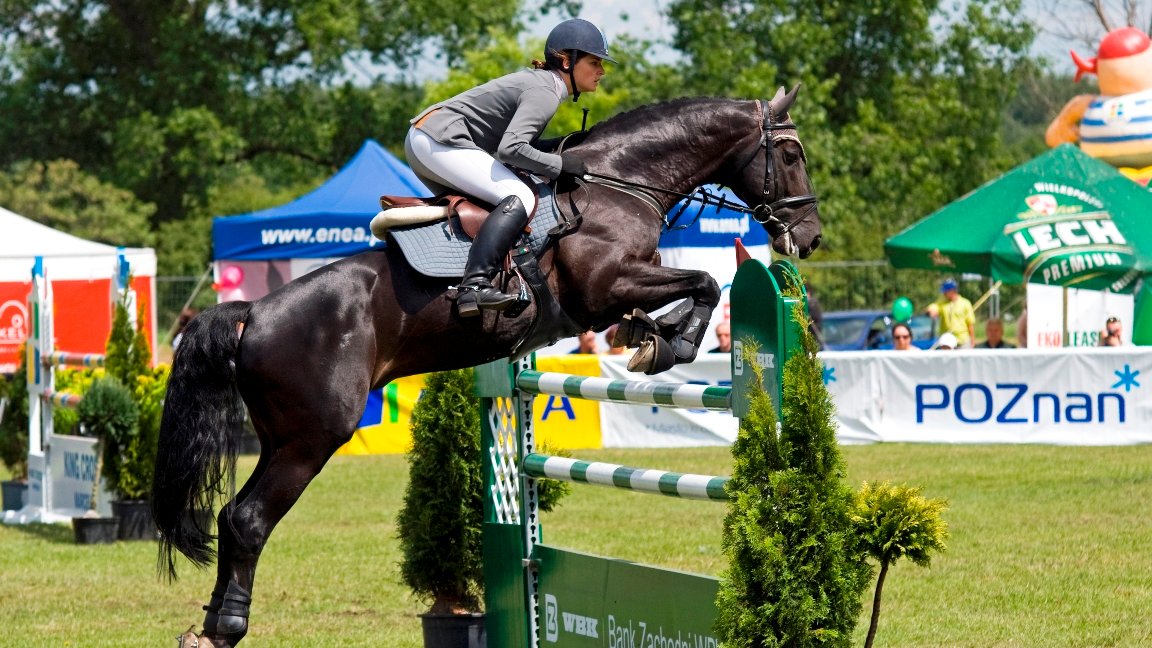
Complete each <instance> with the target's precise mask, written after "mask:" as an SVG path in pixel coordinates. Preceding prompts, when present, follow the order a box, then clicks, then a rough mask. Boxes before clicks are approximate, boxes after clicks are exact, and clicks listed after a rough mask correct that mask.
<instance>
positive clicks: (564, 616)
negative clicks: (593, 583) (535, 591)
mask: <svg viewBox="0 0 1152 648" xmlns="http://www.w3.org/2000/svg"><path fill="white" fill-rule="evenodd" d="M561 620H563V622H564V632H567V633H569V634H575V635H580V636H581V637H589V638H592V639H599V638H600V631H599V628H600V619H597V618H596V617H590V616H584V615H582V614H573V613H571V612H561V611H560V606H559V604H557V602H556V597H555V596H554V595H552V594H545V595H544V640H545V641H547V642H549V643H556V642H557V641H558V640H559V639H560V621H561Z"/></svg>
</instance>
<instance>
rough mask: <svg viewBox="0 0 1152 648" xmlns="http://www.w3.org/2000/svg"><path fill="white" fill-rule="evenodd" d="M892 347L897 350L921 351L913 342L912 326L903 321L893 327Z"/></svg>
mask: <svg viewBox="0 0 1152 648" xmlns="http://www.w3.org/2000/svg"><path fill="white" fill-rule="evenodd" d="M892 348H893V349H895V350H897V351H919V350H920V347H918V346H913V344H912V328H911V327H909V326H908V325H907V324H904V323H903V322H901V323H899V324H896V325H895V326H893V327H892Z"/></svg>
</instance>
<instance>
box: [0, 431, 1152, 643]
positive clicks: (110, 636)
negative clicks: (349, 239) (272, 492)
mask: <svg viewBox="0 0 1152 648" xmlns="http://www.w3.org/2000/svg"><path fill="white" fill-rule="evenodd" d="M843 451H844V455H845V459H846V462H847V465H848V469H849V478H850V480H851V482H852V483H853V484H854V485H858V484H859V482H861V481H863V480H870V481H872V480H892V481H896V482H906V483H909V484H917V485H921V486H923V487H924V491H925V494H927V495H929V496H932V497H944V498H947V499H948V500H949V501H950V502H951V507H950V508H949V510H948V511H947V513H946V514H945V517H946V519H947V521H948V523H949V526H950V530H951V534H952V535H951V539H950V541H949V549H948V551H947V552H946V553H944V554H941V555H939V556H938V557H937V558H936V559H935V560H934V561H933V565H932V567H931V568H929V569H921V568H918V567H915V566H913V565H910V564H903V563H901V564H899V565H898V566H897V567H896V568H895V569H894V570H893V571H892V573H891V574H890V576H889V579H888V584H887V586H886V588H885V597H884V609H883V613H882V615H881V623H880V631H879V635H878V637H877V646H885V647H896V648H902V647H912V646H940V647H945V646H947V647H961V646H971V647H980V648H987V647H990V646H1021V647H1029V648H1031V647H1044V646H1051V647H1053V648H1056V647H1059V648H1067V647H1070V646H1071V647H1087V646H1122V647H1129V646H1142V645H1147V646H1152V615H1149V613H1148V610H1152V546H1150V543H1149V540H1150V539H1152V529H1150V528H1149V527H1150V526H1152V522H1150V521H1149V516H1148V514H1147V509H1148V504H1147V503H1148V502H1149V501H1152V446H1136V447H1125V448H1063V447H1050V446H946V445H899V444H888V445H872V446H850V447H845V448H844V449H843ZM579 454H580V455H581V456H582V457H584V458H591V459H599V460H605V461H611V462H615V463H625V464H629V465H635V466H644V467H660V468H668V469H673V470H679V471H686V472H703V473H720V474H724V473H727V472H728V468H727V466H728V464H729V456H728V451H727V449H724V448H716V449H691V450H659V451H642V450H630V451H601V452H583V453H579ZM246 465H247V466H250V465H251V461H250V460H246ZM405 478H406V464H405V462H404V459H403V457H399V456H375V457H340V458H337V459H335V460H333V461H332V462H331V464H330V465H329V466H328V468H327V469H326V470H325V471H324V473H322V474H321V475H320V476H319V477H318V478H317V479H316V481H315V482H314V483H313V484H312V486H311V487H310V488H309V489H308V491H307V492H306V493H305V494H304V497H303V498H302V499H301V501H300V503H299V504H298V505H297V506H296V507H295V508H294V509H293V510H292V512H291V513H290V514H289V515H288V517H287V518H286V519H285V521H284V522H283V523H282V524H281V525H280V527H279V528H278V529H277V530H276V533H275V534H274V535H273V537H272V540H271V541H270V542H269V544H268V547H267V548H266V550H265V552H264V556H263V559H262V560H261V564H260V572H259V574H258V577H257V582H256V591H255V600H254V604H253V609H252V626H251V632H250V633H249V636H248V639H247V640H246V641H245V643H244V644H242V645H247V646H252V647H258V646H277V647H283V646H333V647H335V646H341V647H347V646H373V647H375V646H389V647H398V648H418V647H419V646H421V645H422V643H421V639H420V625H419V620H418V619H417V618H416V616H415V615H416V614H417V613H418V612H420V611H421V609H422V604H421V602H420V601H418V600H415V599H414V598H413V597H412V596H411V595H410V594H409V593H408V592H407V591H406V589H405V588H404V586H403V585H401V584H400V583H399V578H398V569H397V562H398V560H399V556H398V554H397V543H396V540H395V538H394V533H395V527H394V523H393V519H394V517H395V515H396V512H397V510H398V508H399V504H400V498H401V495H402V492H403V487H404V481H405ZM575 488H576V492H575V493H574V495H573V496H572V497H570V498H568V499H567V500H565V503H564V505H563V506H561V508H560V510H559V511H558V512H556V513H553V514H550V515H546V516H545V518H544V530H545V533H546V534H547V538H548V540H549V543H550V544H555V545H559V546H566V547H572V548H575V549H580V550H584V551H591V552H595V553H603V554H606V555H613V556H618V557H622V558H627V559H632V560H638V561H643V562H649V563H657V564H661V565H667V566H671V567H676V568H681V569H687V570H691V571H698V572H703V573H713V574H715V573H718V572H719V570H721V569H722V568H723V558H722V556H721V555H720V548H719V545H720V522H721V519H722V517H723V515H724V506H723V505H720V504H709V503H697V502H686V501H680V500H674V499H671V498H665V497H657V496H651V495H643V494H638V493H631V492H622V491H613V490H610V489H606V488H600V487H594V486H576V487H575ZM637 498H639V499H637ZM155 558H156V555H155V548H154V546H153V545H152V543H118V544H116V545H111V546H86V547H85V546H77V545H75V544H73V542H72V537H71V529H70V528H68V527H66V526H31V527H9V526H0V614H2V618H3V619H4V620H5V622H6V623H5V628H4V632H3V635H2V636H0V645H3V646H12V647H23V646H35V647H42V646H76V647H84V648H89V647H96V646H109V647H117V648H120V647H125V646H149V647H152V646H163V645H172V646H174V645H175V642H174V638H175V636H176V635H177V634H178V633H180V632H181V631H183V630H185V629H186V628H187V627H188V626H190V625H193V624H196V625H198V624H199V623H200V621H201V619H202V615H203V613H202V612H201V611H200V606H201V605H202V604H203V603H204V602H205V601H206V599H207V596H208V593H209V591H210V589H211V586H212V583H211V580H212V579H211V575H210V574H207V573H201V572H197V571H196V570H195V569H193V568H191V567H189V566H187V565H185V568H184V569H183V570H182V578H181V580H180V581H179V582H178V583H177V584H175V585H169V584H166V583H163V582H161V581H159V580H158V579H157V578H156V573H155ZM868 612H869V610H868V609H867V606H866V608H865V610H864V616H863V617H862V621H861V625H860V627H859V632H858V637H857V641H856V642H855V643H856V645H862V644H863V636H864V630H865V629H866V619H867V614H868ZM493 648H497V647H493Z"/></svg>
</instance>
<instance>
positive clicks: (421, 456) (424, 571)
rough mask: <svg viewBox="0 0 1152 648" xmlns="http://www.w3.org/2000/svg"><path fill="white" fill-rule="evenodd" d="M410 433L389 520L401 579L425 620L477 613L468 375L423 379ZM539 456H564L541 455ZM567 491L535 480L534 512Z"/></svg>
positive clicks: (478, 523) (479, 565)
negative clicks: (399, 502) (403, 475)
mask: <svg viewBox="0 0 1152 648" xmlns="http://www.w3.org/2000/svg"><path fill="white" fill-rule="evenodd" d="M411 430H412V449H411V450H410V451H409V452H408V486H407V488H406V489H405V492H404V504H403V506H402V508H401V510H400V513H399V515H398V517H397V535H398V536H399V538H400V548H401V551H402V553H403V558H402V559H401V563H400V573H401V577H402V579H403V580H404V582H405V584H407V585H408V587H410V588H411V589H412V591H413V592H415V593H416V594H417V595H418V596H420V597H422V598H424V599H426V600H428V601H430V603H431V607H430V609H429V610H428V611H429V612H430V613H432V614H454V613H466V612H477V611H480V609H481V601H482V600H483V598H484V574H483V544H482V534H483V526H484V470H483V462H484V461H485V455H484V453H483V451H482V449H481V447H480V444H481V438H482V435H481V428H480V399H479V398H478V397H477V396H476V395H475V392H474V389H473V371H472V369H460V370H456V371H443V372H438V373H432V374H428V376H427V378H426V381H425V385H424V391H423V393H422V394H421V396H420V400H419V401H417V402H416V406H415V407H414V408H413V410H412V419H411ZM540 452H544V453H550V452H551V453H553V454H557V455H561V456H564V455H566V454H567V453H565V452H559V451H554V450H551V449H549V448H546V447H544V448H541V449H540ZM570 488H571V487H570V485H569V484H566V483H564V482H560V481H556V480H554V479H541V480H537V490H538V495H537V497H538V502H539V507H540V509H541V510H543V511H551V510H552V509H553V508H554V507H555V506H556V505H557V504H558V503H559V502H560V500H561V499H562V498H563V497H564V496H565V495H567V494H568V492H569V490H570Z"/></svg>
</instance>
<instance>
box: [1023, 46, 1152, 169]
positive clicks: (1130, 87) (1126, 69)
mask: <svg viewBox="0 0 1152 648" xmlns="http://www.w3.org/2000/svg"><path fill="white" fill-rule="evenodd" d="M1071 54H1072V61H1073V62H1074V63H1076V81H1079V80H1080V77H1082V76H1084V75H1085V74H1095V75H1096V77H1097V79H1098V80H1099V83H1100V93H1101V94H1099V95H1087V94H1084V95H1077V96H1076V97H1073V98H1072V100H1071V101H1069V102H1068V103H1067V104H1066V105H1065V106H1064V109H1063V110H1061V111H1060V114H1059V115H1057V116H1056V119H1054V120H1053V121H1052V123H1051V124H1049V126H1048V132H1047V134H1046V135H1045V140H1046V141H1047V143H1048V146H1053V147H1054V146H1059V145H1060V144H1065V143H1073V144H1074V143H1076V142H1079V143H1080V149H1081V150H1083V151H1084V152H1085V153H1087V154H1088V155H1091V156H1092V157H1094V158H1097V159H1100V160H1103V161H1104V162H1107V163H1109V164H1111V165H1112V166H1116V167H1120V170H1121V172H1123V173H1124V174H1125V175H1127V176H1128V177H1130V178H1132V179H1133V180H1136V181H1137V182H1140V183H1141V184H1144V185H1147V184H1148V180H1149V179H1152V40H1150V39H1149V38H1148V35H1147V34H1145V33H1144V32H1142V31H1140V30H1139V29H1136V28H1135V27H1124V28H1122V29H1114V30H1112V31H1110V32H1108V34H1107V35H1106V36H1104V39H1103V40H1101V41H1100V49H1099V51H1098V52H1097V55H1096V56H1095V57H1093V58H1090V59H1087V60H1085V59H1084V58H1082V57H1081V56H1080V55H1079V54H1077V53H1076V52H1075V50H1073V51H1072V52H1071Z"/></svg>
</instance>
